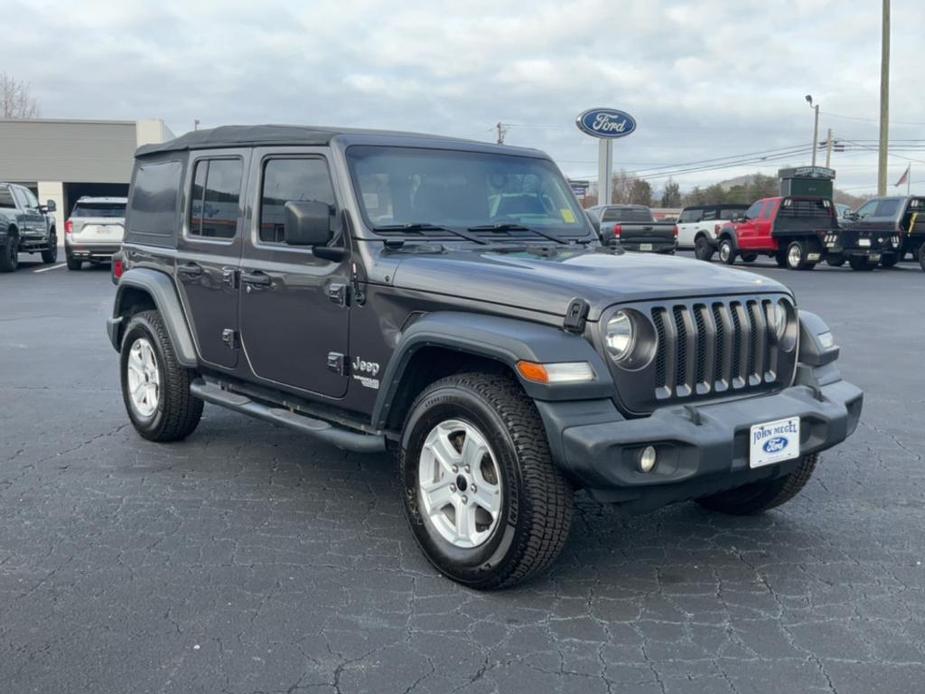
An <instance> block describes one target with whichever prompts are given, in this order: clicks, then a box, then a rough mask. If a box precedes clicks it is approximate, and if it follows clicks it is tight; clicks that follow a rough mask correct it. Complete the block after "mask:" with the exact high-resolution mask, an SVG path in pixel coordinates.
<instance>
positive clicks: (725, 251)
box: [719, 238, 736, 265]
mask: <svg viewBox="0 0 925 694" xmlns="http://www.w3.org/2000/svg"><path fill="white" fill-rule="evenodd" d="M719 260H720V262H721V263H723V264H724V265H735V262H736V249H735V246H733V245H732V240H731V239H728V238H727V239H723V240H722V241H720V242H719Z"/></svg>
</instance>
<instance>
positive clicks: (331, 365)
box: [328, 352, 347, 376]
mask: <svg viewBox="0 0 925 694" xmlns="http://www.w3.org/2000/svg"><path fill="white" fill-rule="evenodd" d="M328 371H333V372H334V373H336V374H338V375H340V376H346V375H347V358H346V357H345V356H344V355H343V354H341V353H340V352H328Z"/></svg>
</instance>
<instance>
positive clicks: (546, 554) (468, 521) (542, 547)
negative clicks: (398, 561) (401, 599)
mask: <svg viewBox="0 0 925 694" xmlns="http://www.w3.org/2000/svg"><path fill="white" fill-rule="evenodd" d="M399 468H400V476H401V480H402V491H403V494H402V496H403V500H404V507H405V515H406V516H407V518H408V522H409V524H410V525H411V530H412V533H413V534H414V538H415V540H417V542H418V545H420V547H421V549H422V551H423V552H424V555H425V556H426V557H427V559H428V560H429V561H430V562H431V563H432V564H433V565H434V566H435V567H436V568H437V569H438V570H439V571H440V572H441V573H443V574H444V575H446V576H448V577H449V578H451V579H453V580H454V581H457V582H459V583H462V584H463V585H466V586H469V587H471V588H476V589H480V590H490V589H497V588H507V587H510V586H513V585H516V584H518V583H521V582H523V581H525V580H528V579H529V578H532V577H533V576H535V575H537V574H539V573H540V572H542V571H543V570H545V569H546V568H548V567H549V566H550V565H551V564H552V562H553V561H554V560H555V559H556V557H557V556H558V555H559V552H560V551H561V550H562V547H563V546H564V545H565V542H566V539H567V538H568V533H569V527H570V525H571V518H572V489H571V487H570V485H569V484H568V482H567V481H566V479H565V478H564V477H563V475H562V473H561V472H560V471H559V470H558V468H556V467H555V465H554V464H553V462H552V458H551V456H550V453H549V447H548V445H547V443H546V435H545V432H544V430H543V425H542V422H541V420H540V418H539V414H538V413H537V411H536V407H535V406H534V404H533V402H532V401H531V400H530V399H529V398H528V397H527V396H526V394H525V393H524V392H523V390H522V389H521V388H520V386H519V384H517V383H516V382H515V381H514V380H513V379H511V378H509V377H506V376H501V377H499V376H497V375H489V374H484V373H466V374H459V375H456V376H450V377H448V378H444V379H442V380H440V381H437V382H436V383H434V384H432V385H431V386H429V387H428V388H427V389H426V390H425V391H424V392H423V393H421V395H420V396H418V398H417V400H415V402H414V404H413V405H412V407H411V411H410V414H409V415H408V418H407V420H406V422H405V426H404V432H403V434H402V447H401V453H400V456H399ZM473 485H474V486H475V487H476V489H475V491H473V490H472V488H473Z"/></svg>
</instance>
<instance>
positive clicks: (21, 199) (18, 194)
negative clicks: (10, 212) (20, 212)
mask: <svg viewBox="0 0 925 694" xmlns="http://www.w3.org/2000/svg"><path fill="white" fill-rule="evenodd" d="M10 190H11V191H13V198H14V199H15V200H16V205H17V206H18V207H21V208H22V209H25V208H27V207H29V202H28V201H27V200H26V194H25V193H24V192H23V189H22V188H20V187H19V186H11V187H10Z"/></svg>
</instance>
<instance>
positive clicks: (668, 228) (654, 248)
mask: <svg viewBox="0 0 925 694" xmlns="http://www.w3.org/2000/svg"><path fill="white" fill-rule="evenodd" d="M588 217H589V219H590V220H591V224H593V225H594V229H595V230H596V231H597V233H598V236H600V238H601V242H602V243H604V244H610V243H619V244H620V245H621V246H622V247H623V248H624V249H626V250H628V251H643V252H649V253H668V254H672V253H674V252H675V250H676V249H677V247H678V228H677V226H675V223H674V222H657V221H655V217H654V216H653V215H652V210H650V209H649V208H648V207H646V206H645V205H596V206H594V207H590V208H588Z"/></svg>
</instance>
